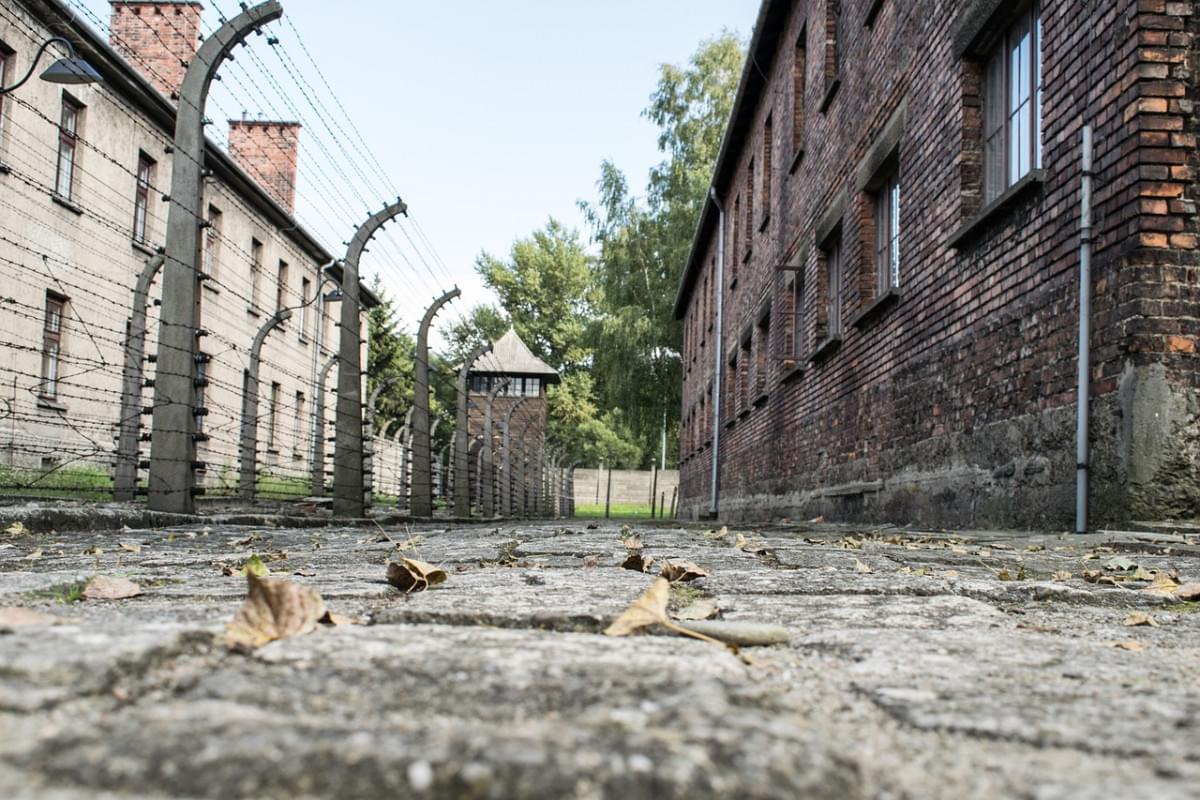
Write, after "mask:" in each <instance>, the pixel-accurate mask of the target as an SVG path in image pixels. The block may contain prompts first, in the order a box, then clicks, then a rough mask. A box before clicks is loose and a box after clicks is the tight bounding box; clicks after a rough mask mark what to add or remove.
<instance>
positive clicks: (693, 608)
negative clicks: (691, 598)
mask: <svg viewBox="0 0 1200 800" xmlns="http://www.w3.org/2000/svg"><path fill="white" fill-rule="evenodd" d="M719 613H721V607H720V606H718V605H717V601H716V600H714V599H712V598H711V597H702V598H700V599H699V600H696V601H695V602H693V603H692V604H691V605H689V606H688V607H687V608H684V609H681V610H679V611H677V612H676V613H675V614H673V615H672V616H674V617H675V619H679V620H702V619H712V618H713V617H715V616H716V615H717V614H719Z"/></svg>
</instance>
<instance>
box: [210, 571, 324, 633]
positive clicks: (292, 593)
mask: <svg viewBox="0 0 1200 800" xmlns="http://www.w3.org/2000/svg"><path fill="white" fill-rule="evenodd" d="M246 582H247V584H249V590H250V591H249V596H247V597H246V601H245V602H244V603H242V607H241V608H239V609H238V612H237V614H236V615H235V616H234V618H233V622H231V623H229V625H228V627H226V628H225V643H226V645H228V646H229V647H231V648H233V649H235V650H253V649H255V648H257V647H262V646H263V645H264V644H266V643H267V642H273V641H275V640H276V639H286V638H288V637H289V636H299V635H301V634H304V633H309V632H310V631H312V630H314V629H315V628H316V627H317V621H318V620H319V619H321V617H323V616H325V614H326V613H327V612H326V608H325V602H324V601H323V600H322V599H321V595H319V594H317V592H316V590H315V589H311V588H309V587H307V586H302V585H300V584H298V583H292V582H291V581H287V580H283V579H281V578H260V577H258V576H257V575H255V574H254V573H252V572H251V573H248V574H247V575H246Z"/></svg>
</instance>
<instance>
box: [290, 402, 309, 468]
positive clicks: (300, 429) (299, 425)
mask: <svg viewBox="0 0 1200 800" xmlns="http://www.w3.org/2000/svg"><path fill="white" fill-rule="evenodd" d="M307 401H308V398H307V397H305V396H304V392H302V391H300V390H299V389H297V390H296V401H295V402H296V407H295V408H294V409H293V410H294V411H295V417H296V428H295V430H294V431H293V434H292V460H293V461H303V460H304V451H305V450H307V449H308V448H307V444H308V443H307V442H306V441H304V439H305V436H304V430H305V427H306V426H305V424H304V404H305V403H306V402H307Z"/></svg>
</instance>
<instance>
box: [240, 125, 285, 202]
mask: <svg viewBox="0 0 1200 800" xmlns="http://www.w3.org/2000/svg"><path fill="white" fill-rule="evenodd" d="M299 146H300V123H299V122H277V121H271V120H249V119H231V120H229V155H231V156H233V160H234V161H236V162H237V163H238V165H239V166H241V168H242V169H244V170H246V173H247V174H248V175H250V177H252V178H254V179H255V180H256V181H258V183H259V185H260V186H262V187H263V188H264V189H266V190H267V194H269V195H271V196H272V197H274V198H275V199H276V200H277V201H279V204H280V205H281V206H283V207H284V208H286V209H287V211H288V213H289V214H291V213H292V212H294V211H295V207H296V156H297V154H298V151H299Z"/></svg>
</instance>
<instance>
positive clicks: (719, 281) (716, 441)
mask: <svg viewBox="0 0 1200 800" xmlns="http://www.w3.org/2000/svg"><path fill="white" fill-rule="evenodd" d="M708 196H709V199H711V200H712V204H713V206H715V207H716V209H717V214H718V216H717V275H716V286H715V287H714V288H713V294H715V295H716V297H717V312H716V320H715V323H714V325H713V329H714V331H713V358H714V362H713V363H714V368H713V401H712V415H713V445H712V478H711V483H712V489H711V492H710V494H709V500H708V513H709V514H711V515H712V516H713V517H716V516H717V511H718V510H719V507H720V506H719V503H720V499H721V384H722V382H723V377H724V376H723V375H722V374H721V371H722V368H723V366H724V362H725V359H723V358H722V357H721V356H722V353H721V350H722V348H723V347H724V346H725V345H724V343H725V291H724V289H725V209H724V208H722V207H721V201H720V200H718V199H717V191H716V190H715V189H713V188H712V187H711V186H710V187H709V189H708Z"/></svg>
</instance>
